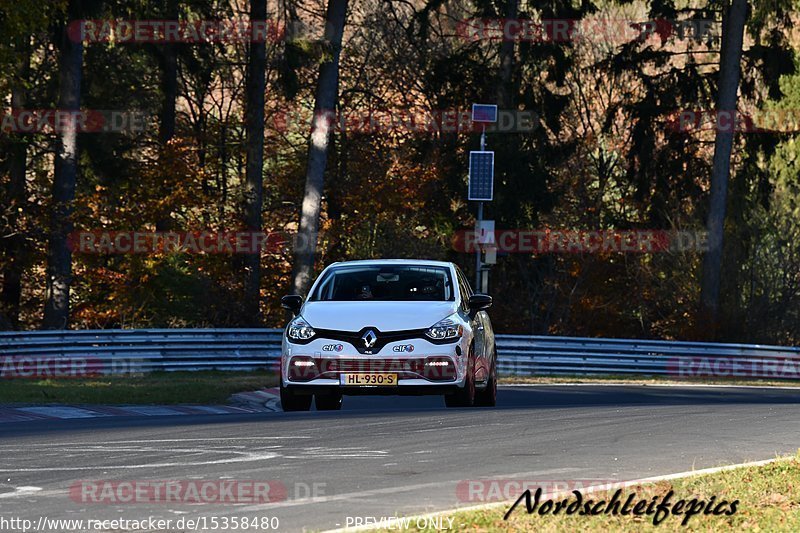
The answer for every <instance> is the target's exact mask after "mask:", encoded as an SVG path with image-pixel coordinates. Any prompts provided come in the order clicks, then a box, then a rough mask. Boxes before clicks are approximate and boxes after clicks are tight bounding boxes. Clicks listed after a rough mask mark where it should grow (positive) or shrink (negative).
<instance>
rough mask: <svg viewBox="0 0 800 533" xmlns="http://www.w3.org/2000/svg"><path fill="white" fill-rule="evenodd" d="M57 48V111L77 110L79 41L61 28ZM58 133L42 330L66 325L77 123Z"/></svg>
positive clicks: (73, 3)
mask: <svg viewBox="0 0 800 533" xmlns="http://www.w3.org/2000/svg"><path fill="white" fill-rule="evenodd" d="M81 1H82V0H70V2H69V5H68V7H67V15H68V16H67V24H68V25H69V24H70V23H71V22H73V21H78V20H80V19H81V13H82V6H81ZM57 40H58V44H59V49H60V53H61V55H60V67H59V75H60V78H59V98H58V108H59V110H61V111H73V112H76V113H77V111H79V110H80V102H81V76H82V63H83V42H82V41H80V40H79V39H71V38H70V36H69V32H68V31H67V30H66V27H65V28H62V29H61V31H58V35H57ZM67 122H68V123H67V124H66V125H65V127H64V128H63V131H60V132H59V136H58V141H57V147H56V155H55V168H54V175H53V188H52V205H51V207H50V209H51V219H50V234H49V240H48V245H47V281H46V302H45V307H44V320H43V323H42V325H43V327H44V328H45V329H63V328H66V327H67V324H68V322H69V295H70V286H71V283H72V252H71V250H70V248H69V245H68V242H67V239H68V236H69V234H70V232H71V231H72V228H73V223H72V212H73V205H72V204H73V202H74V200H75V187H76V184H77V178H78V131H77V120H76V119H72V120H69V121H67Z"/></svg>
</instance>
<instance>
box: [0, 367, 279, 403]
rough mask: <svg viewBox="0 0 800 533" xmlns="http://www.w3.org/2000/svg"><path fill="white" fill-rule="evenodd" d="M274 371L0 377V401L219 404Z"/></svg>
mask: <svg viewBox="0 0 800 533" xmlns="http://www.w3.org/2000/svg"><path fill="white" fill-rule="evenodd" d="M277 383H278V380H277V376H276V375H275V374H274V373H270V372H266V371H257V372H222V371H200V372H153V373H150V374H144V375H137V376H101V377H93V378H76V379H12V380H0V404H32V403H35V404H46V403H69V404H176V403H197V404H221V403H225V402H226V401H227V400H228V398H229V397H230V395H231V394H234V393H236V392H243V391H253V390H257V389H260V388H262V387H272V386H275V385H276V384H277Z"/></svg>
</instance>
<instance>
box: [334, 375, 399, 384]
mask: <svg viewBox="0 0 800 533" xmlns="http://www.w3.org/2000/svg"><path fill="white" fill-rule="evenodd" d="M339 384H340V385H344V386H349V387H393V386H395V385H397V374H340V375H339Z"/></svg>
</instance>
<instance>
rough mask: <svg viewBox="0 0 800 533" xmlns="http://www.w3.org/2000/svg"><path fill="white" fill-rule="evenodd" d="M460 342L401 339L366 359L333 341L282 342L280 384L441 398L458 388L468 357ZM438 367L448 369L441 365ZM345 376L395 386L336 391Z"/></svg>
mask: <svg viewBox="0 0 800 533" xmlns="http://www.w3.org/2000/svg"><path fill="white" fill-rule="evenodd" d="M466 342H467V341H466V340H465V339H464V338H463V337H462V338H461V339H459V340H458V341H455V342H453V343H451V344H433V343H431V342H428V341H427V340H425V339H406V340H403V341H398V342H394V343H390V344H387V345H386V346H384V347H383V348H382V349H381V350H380V351H379V352H378V353H376V354H369V355H367V354H360V353H358V350H356V348H355V347H354V346H353V345H351V344H349V343H347V342H342V341H339V340H330V339H325V338H319V339H314V340H313V341H312V342H310V343H308V344H294V343H291V342H289V341H288V339H286V337H285V336H284V338H283V344H282V351H281V352H282V355H281V384H282V386H283V387H285V388H289V389H292V391H295V392H298V393H303V392H307V393H314V392H325V391H331V390H334V389H335V390H336V391H337V392H341V393H343V394H352V395H359V394H399V395H405V394H409V395H418V394H447V393H450V392H454V391H455V390H457V389H459V388H463V386H464V381H465V376H466V369H467V355H466V354H468V353H469V351H468V349H466V347H465V346H464V344H465V343H466ZM298 361H303V363H302V364H303V365H306V366H305V367H304V369H305V370H306V371H307V372H305V373H304V372H302V371H301V370H302V369H298V367H297V366H295V365H296V362H298ZM444 362H447V363H448V364H447V365H443V363H444ZM426 363H427V364H426ZM432 365H435V366H432ZM345 373H359V374H360V373H366V374H376V373H391V374H396V375H397V377H398V381H397V384H396V385H391V386H351V385H342V384H341V382H340V376H341V375H342V374H345Z"/></svg>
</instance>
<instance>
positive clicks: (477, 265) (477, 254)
mask: <svg viewBox="0 0 800 533" xmlns="http://www.w3.org/2000/svg"><path fill="white" fill-rule="evenodd" d="M481 126H482V128H481V152H484V151H485V150H486V124H482V125H481ZM482 222H483V202H478V227H477V231H478V235H480V231H481V223H482ZM482 269H483V263H482V262H481V245H480V243H478V248H477V250H475V292H482V291H481V281H482V276H481V270H482Z"/></svg>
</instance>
